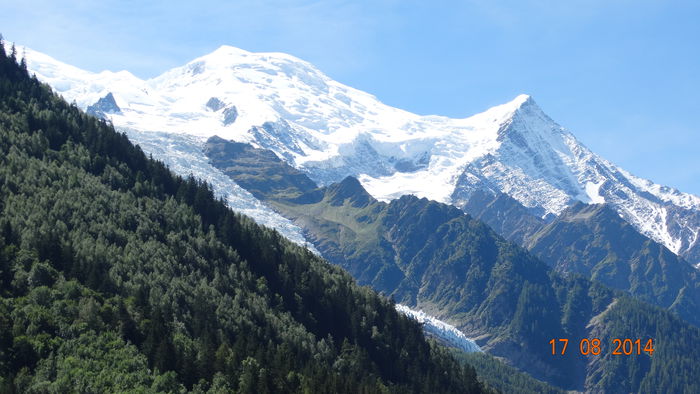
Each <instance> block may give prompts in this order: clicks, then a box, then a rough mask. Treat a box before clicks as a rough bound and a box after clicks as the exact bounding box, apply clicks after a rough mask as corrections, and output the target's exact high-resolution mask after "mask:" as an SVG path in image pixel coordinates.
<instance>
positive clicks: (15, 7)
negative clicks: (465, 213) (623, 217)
mask: <svg viewBox="0 0 700 394" xmlns="http://www.w3.org/2000/svg"><path fill="white" fill-rule="evenodd" d="M428 3H430V4H429V5H428ZM698 19H700V2H698V1H672V0H669V1H662V0H636V1H627V0H606V1H603V0H567V1H555V0H551V1H544V0H521V1H502V0H464V1H440V0H436V1H432V2H426V1H413V0H374V1H341V0H326V1H301V0H300V1H292V0H239V1H235V2H231V1H214V0H205V1H198V2H192V1H188V2H177V1H149V2H144V1H132V0H122V1H112V0H103V1H99V2H95V1H88V0H83V1H69V0H64V1H59V2H57V1H53V0H36V1H32V0H24V1H21V2H15V4H4V5H3V6H2V13H1V14H0V32H2V34H3V35H4V36H5V37H6V39H8V40H10V41H16V42H18V43H20V44H23V45H27V46H29V47H31V48H34V49H36V50H39V51H42V52H45V53H47V54H49V55H52V56H54V57H56V58H57V59H59V60H62V61H64V62H67V63H70V64H73V65H75V66H78V67H81V68H85V69H88V70H92V71H101V70H103V69H111V70H114V71H117V70H120V69H127V70H129V71H131V72H133V73H134V74H136V75H138V76H140V77H151V76H155V75H157V74H160V73H161V72H163V71H165V70H166V69H168V68H170V67H175V66H178V65H181V64H184V63H185V62H187V61H189V60H191V59H192V58H195V57H198V56H200V55H203V54H205V53H208V52H210V51H212V50H214V49H216V48H217V47H219V46H220V45H222V44H228V45H233V46H237V47H240V48H243V49H246V50H250V51H278V52H287V53H290V54H293V55H295V56H297V57H301V58H303V59H305V60H308V61H310V62H312V63H313V64H315V65H316V66H317V67H318V68H320V69H321V70H322V71H324V72H325V73H326V74H328V75H329V76H330V77H332V78H334V79H336V80H338V81H340V82H343V83H345V84H348V85H350V86H353V87H356V88H358V89H362V90H365V91H367V92H370V93H372V94H374V95H376V96H377V97H379V98H380V99H381V100H382V101H384V102H385V103H387V104H390V105H393V106H396V107H400V108H403V109H406V110H409V111H412V112H416V113H420V114H440V115H447V116H452V117H466V116H469V115H472V114H474V113H477V112H480V111H482V110H484V109H486V108H488V107H490V106H492V105H496V104H500V103H503V102H506V101H509V100H511V99H512V98H513V97H515V96H516V95H517V94H519V93H528V94H530V95H532V96H533V97H534V98H535V100H536V101H537V102H538V103H539V104H540V106H541V107H542V108H543V109H544V111H545V112H547V113H548V114H549V115H550V116H551V117H552V118H553V119H555V120H556V121H557V122H559V123H560V124H561V125H563V126H564V127H567V128H568V129H569V130H571V131H572V132H573V133H574V134H575V135H576V136H577V137H578V138H579V139H580V140H581V141H583V142H584V143H585V144H586V145H587V146H589V147H590V148H591V149H593V150H594V151H595V152H597V153H599V154H601V155H602V156H603V157H605V158H607V159H609V160H611V161H613V162H614V163H616V164H619V165H621V166H622V167H623V168H625V169H627V170H629V171H631V172H632V173H634V174H635V175H639V176H642V177H645V178H648V179H651V180H653V181H655V182H658V183H662V184H666V185H669V186H674V187H677V188H680V189H681V190H683V191H687V192H691V193H694V194H697V195H700V126H699V123H698V122H697V120H696V118H697V117H698V115H700V99H699V98H698V96H699V93H700V24H699V23H698V22H697V21H698Z"/></svg>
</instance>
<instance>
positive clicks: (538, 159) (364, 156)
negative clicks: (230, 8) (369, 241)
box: [26, 46, 700, 263]
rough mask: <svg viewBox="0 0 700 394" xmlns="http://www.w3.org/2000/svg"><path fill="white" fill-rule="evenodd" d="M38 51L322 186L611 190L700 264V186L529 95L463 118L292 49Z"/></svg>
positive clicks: (151, 128) (65, 80)
mask: <svg viewBox="0 0 700 394" xmlns="http://www.w3.org/2000/svg"><path fill="white" fill-rule="evenodd" d="M26 53H27V58H28V59H27V62H28V66H29V68H30V70H31V71H32V72H34V73H36V75H37V77H38V78H39V79H41V80H42V81H45V82H47V83H48V84H50V85H51V86H52V87H53V88H54V89H55V90H56V91H58V92H59V93H60V94H62V95H63V96H64V97H65V98H66V99H68V100H69V101H75V102H76V103H77V105H79V106H80V107H81V108H86V109H87V108H88V107H89V106H95V105H98V104H99V108H106V109H107V111H106V112H105V111H102V112H101V113H102V114H103V116H105V117H108V118H109V119H110V120H111V121H112V122H113V123H114V125H115V126H116V127H120V128H128V129H130V130H135V131H138V132H141V133H146V132H159V133H161V134H159V135H160V136H161V137H163V138H162V139H161V142H160V143H162V144H168V137H167V135H168V134H175V135H182V134H185V135H188V136H192V137H197V138H198V139H197V141H201V138H206V137H209V136H213V135H218V136H220V137H222V138H225V139H229V140H234V141H238V142H249V143H251V144H253V145H254V146H256V147H261V148H266V149H270V150H272V151H274V152H275V153H276V154H277V155H278V156H279V157H281V158H283V159H284V160H286V161H287V162H288V163H290V164H291V165H293V166H295V167H296V168H299V169H301V170H303V171H305V172H306V173H307V174H308V175H309V176H310V177H311V178H312V179H313V180H315V181H316V182H318V183H319V184H322V185H324V184H328V183H331V182H337V181H340V180H342V179H343V178H344V177H346V176H348V175H352V176H355V177H357V178H358V179H360V181H361V182H362V184H363V186H364V187H365V188H366V189H367V190H368V191H369V192H370V193H371V194H372V195H373V196H375V197H376V198H378V199H384V200H388V199H392V198H396V197H399V196H401V195H403V194H414V195H417V196H419V197H427V198H429V199H433V200H437V201H440V202H446V203H451V204H455V205H457V206H461V205H463V204H464V203H465V202H466V201H467V200H468V199H469V197H470V195H471V193H472V192H473V191H474V190H477V189H482V190H488V191H493V192H503V193H506V194H508V195H510V196H512V197H513V198H515V199H516V200H517V201H519V202H520V203H522V204H523V205H524V206H526V207H528V208H529V209H530V210H531V211H532V212H533V213H536V214H537V215H539V216H542V217H546V216H548V215H558V214H559V213H560V212H561V211H562V210H564V209H565V208H566V207H567V206H569V205H570V204H571V203H573V202H574V201H576V200H579V201H583V202H586V203H602V202H605V203H608V204H610V205H611V206H612V207H614V209H615V210H616V211H617V212H618V213H619V214H620V215H621V216H622V217H623V218H625V219H626V220H627V221H628V222H630V223H631V224H633V225H634V226H635V228H637V229H638V230H639V231H640V232H641V233H643V234H645V235H647V236H649V237H650V238H653V239H654V240H656V241H658V242H660V243H662V244H663V245H665V246H666V247H668V248H669V249H670V250H672V251H673V252H674V253H677V254H679V255H681V256H683V257H685V258H686V259H687V260H688V261H690V262H691V263H699V262H700V242H698V237H699V233H700V197H697V196H694V195H691V194H687V193H682V192H680V191H678V190H675V189H672V188H669V187H665V186H661V185H657V184H654V183H652V182H650V181H647V180H644V179H641V178H638V177H635V176H633V175H631V174H630V173H628V172H626V171H624V170H623V169H621V168H619V167H617V166H615V165H614V164H612V163H610V162H608V161H607V160H605V159H603V158H601V157H599V156H597V155H596V154H594V153H593V152H591V151H590V150H589V149H587V148H586V147H585V146H584V145H583V144H581V143H580V142H579V141H577V140H576V138H575V137H574V136H573V135H572V134H571V133H570V132H568V131H567V130H565V129H564V128H562V127H561V126H559V125H558V124H557V123H555V122H554V121H553V120H552V119H550V118H549V117H548V116H547V115H545V114H544V113H543V112H542V110H541V109H540V108H539V107H538V106H537V104H536V103H535V101H534V100H533V99H532V98H531V97H529V96H527V95H521V96H518V97H516V98H515V99H514V100H512V101H511V102H509V103H506V104H503V105H500V106H496V107H493V108H491V109H489V110H487V111H485V112H483V113H480V114H477V115H474V116H471V117H468V118H463V119H451V118H447V117H442V116H419V115H416V114H412V113H409V112H406V111H403V110H400V109H397V108H393V107H390V106H387V105H384V104H383V103H381V102H380V101H379V100H377V99H376V98H375V97H373V96H372V95H369V94H367V93H364V92H361V91H358V90H356V89H353V88H350V87H348V86H345V85H343V84H341V83H338V82H336V81H333V80H331V79H330V78H329V77H327V76H325V75H324V74H323V73H321V72H320V71H319V70H317V69H316V68H315V67H314V66H312V65H311V64H309V63H307V62H305V61H302V60H300V59H297V58H295V57H293V56H290V55H286V54H281V53H251V52H247V51H244V50H241V49H237V48H233V47H229V46H222V47H221V48H219V49H217V50H216V51H214V52H212V53H210V54H208V55H206V56H202V57H200V58H197V59H195V60H193V61H191V62H189V63H187V64H186V65H184V66H182V67H177V68H174V69H172V70H169V71H167V72H165V73H163V74H162V75H160V76H158V77H156V78H153V79H149V80H141V79H139V78H137V77H135V76H134V75H132V74H130V73H128V72H126V71H120V72H116V73H114V72H109V71H104V72H101V73H91V72H87V71H84V70H80V69H78V68H75V67H72V66H69V65H66V64H63V63H61V62H59V61H57V60H55V59H53V58H51V57H49V56H47V55H44V54H41V53H38V52H35V51H31V50H29V49H27V51H26ZM163 133H165V134H163ZM130 135H132V134H130ZM133 135H137V134H133ZM137 142H138V139H137ZM154 150H157V149H154ZM185 171H186V170H185ZM297 234H298V233H297Z"/></svg>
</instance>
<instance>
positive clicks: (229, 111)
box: [223, 105, 238, 126]
mask: <svg viewBox="0 0 700 394" xmlns="http://www.w3.org/2000/svg"><path fill="white" fill-rule="evenodd" d="M236 119H238V110H237V109H236V106H235V105H232V106H230V107H228V108H226V109H225V110H224V113H223V122H224V126H228V125H230V124H233V122H235V121H236Z"/></svg>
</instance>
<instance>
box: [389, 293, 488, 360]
mask: <svg viewBox="0 0 700 394" xmlns="http://www.w3.org/2000/svg"><path fill="white" fill-rule="evenodd" d="M396 310H397V311H399V312H401V313H403V314H404V315H406V316H408V317H410V318H411V319H413V320H415V321H417V322H418V323H421V325H422V326H423V330H424V331H425V332H426V333H428V334H429V335H432V336H435V337H436V338H437V339H438V340H440V341H441V342H443V343H445V344H447V345H448V346H451V347H454V348H457V349H459V350H462V351H464V352H466V353H476V352H483V351H482V350H481V348H480V347H479V345H477V344H476V342H474V341H473V340H471V339H469V338H467V337H466V336H465V335H464V333H463V332H462V331H460V330H458V329H457V328H456V327H455V326H453V325H451V324H448V323H445V322H444V321H442V320H439V319H437V318H435V317H433V316H430V315H428V314H426V313H425V312H423V311H422V310H418V311H416V310H414V309H411V308H409V307H408V306H406V305H402V304H396Z"/></svg>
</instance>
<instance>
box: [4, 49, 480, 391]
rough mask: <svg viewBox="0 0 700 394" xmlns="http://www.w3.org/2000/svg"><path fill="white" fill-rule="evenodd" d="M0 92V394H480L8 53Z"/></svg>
mask: <svg viewBox="0 0 700 394" xmlns="http://www.w3.org/2000/svg"><path fill="white" fill-rule="evenodd" d="M0 48H2V47H1V46H0ZM0 82H1V83H0V152H1V154H0V179H1V180H2V182H0V284H1V286H0V312H2V313H0V343H1V344H2V346H0V390H2V391H3V392H73V391H76V392H114V391H129V390H134V391H139V392H180V391H183V390H185V389H188V390H192V391H196V392H205V391H210V392H231V391H237V392H245V393H264V392H363V391H365V392H370V391H372V392H387V391H388V392H401V393H403V392H435V391H438V392H460V393H461V392H481V391H482V388H481V386H480V384H479V383H478V382H477V381H476V376H475V374H474V372H473V370H472V369H470V368H465V367H461V366H460V365H459V364H458V363H457V362H456V361H455V360H454V358H452V357H451V356H450V355H449V354H448V353H447V351H446V350H444V349H441V348H439V347H435V346H431V345H430V344H429V343H428V342H427V341H426V340H425V338H424V337H423V335H422V333H421V328H420V326H419V325H418V324H417V323H415V322H413V321H411V320H410V319H409V318H407V317H404V316H402V315H401V314H399V313H398V312H397V311H396V310H395V305H394V304H393V303H391V302H389V301H388V300H386V299H383V298H381V297H379V296H378V295H377V294H376V293H374V292H372V291H370V290H368V289H366V288H361V287H359V286H357V285H356V284H355V283H354V282H353V280H352V279H351V278H350V277H349V275H347V273H345V272H343V271H342V270H340V269H339V268H337V267H334V266H332V265H330V264H328V263H327V262H325V261H323V260H321V259H320V258H319V257H318V256H316V255H314V254H313V253H311V252H309V251H308V250H306V249H302V248H300V247H298V246H296V245H294V244H293V243H291V242H289V241H287V240H285V239H283V238H282V237H281V236H280V235H279V233H277V232H276V231H274V230H271V229H268V228H264V227H261V226H259V225H257V224H255V222H253V221H252V220H251V219H249V218H247V217H244V216H242V215H239V214H236V213H234V212H233V211H231V210H230V209H228V207H227V206H226V205H225V204H224V203H223V202H222V201H221V200H218V199H216V198H215V197H214V194H213V191H212V190H211V189H210V188H209V187H208V186H207V185H206V184H204V183H202V182H200V181H197V180H195V179H193V178H189V179H183V178H180V177H176V176H174V175H173V174H172V173H171V172H170V171H169V170H168V169H167V168H166V167H165V166H164V165H163V164H162V163H159V162H156V161H154V160H150V159H148V158H147V157H146V156H145V155H144V154H143V152H142V151H141V150H140V149H139V148H138V147H135V146H133V145H132V144H131V143H130V142H129V141H128V139H127V137H126V136H125V135H124V134H120V133H117V132H115V131H114V129H113V128H112V127H111V126H110V125H108V124H107V123H106V122H104V121H101V120H98V119H97V118H94V117H92V116H88V115H86V114H85V113H83V112H81V111H80V110H79V109H78V108H76V107H75V106H72V105H69V104H67V103H66V102H64V101H63V100H62V99H60V98H59V97H58V96H56V95H54V94H53V93H51V92H50V91H49V89H48V88H47V87H46V86H44V85H41V84H40V83H39V82H38V81H37V80H36V79H31V78H29V76H28V74H27V71H26V69H23V68H21V67H20V66H18V65H17V64H16V63H15V59H14V58H13V57H7V56H6V55H5V53H4V52H1V51H0Z"/></svg>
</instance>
